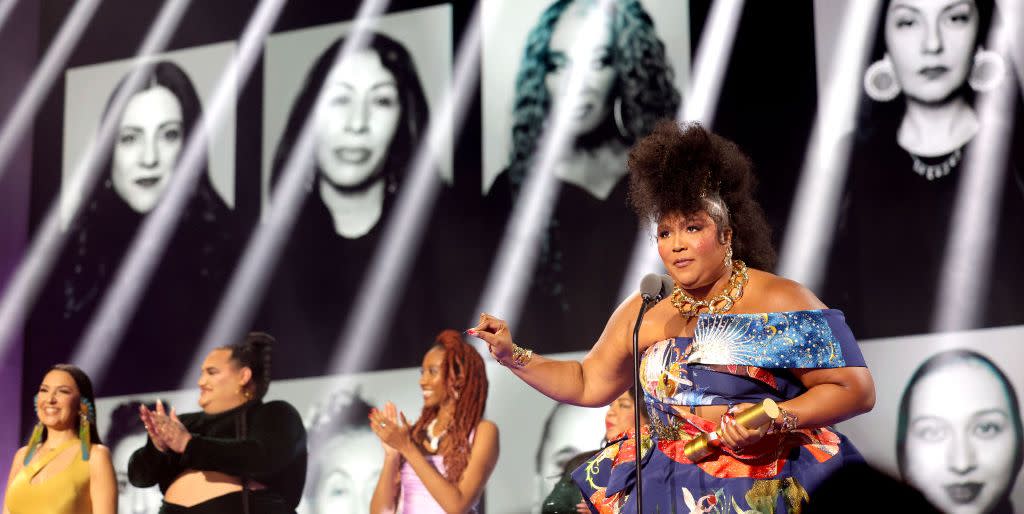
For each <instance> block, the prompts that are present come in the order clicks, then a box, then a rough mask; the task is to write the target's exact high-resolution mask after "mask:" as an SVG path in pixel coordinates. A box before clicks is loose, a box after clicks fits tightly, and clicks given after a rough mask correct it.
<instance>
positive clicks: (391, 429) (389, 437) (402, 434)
mask: <svg viewBox="0 0 1024 514" xmlns="http://www.w3.org/2000/svg"><path fill="white" fill-rule="evenodd" d="M370 429H371V430H373V433H374V434H377V437H378V438H380V442H381V444H382V445H383V446H384V454H385V455H387V456H393V455H395V454H399V453H401V452H402V451H403V450H408V449H409V448H410V447H413V443H412V436H411V435H410V434H411V433H412V427H411V426H409V422H408V421H407V420H406V419H405V414H402V413H400V412H398V409H397V408H395V404H393V403H391V402H387V403H385V404H384V409H383V410H381V409H373V410H372V411H370Z"/></svg>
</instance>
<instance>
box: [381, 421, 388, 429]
mask: <svg viewBox="0 0 1024 514" xmlns="http://www.w3.org/2000/svg"><path fill="white" fill-rule="evenodd" d="M380 426H381V428H384V427H386V426H388V424H387V423H385V422H383V421H381V422H380Z"/></svg>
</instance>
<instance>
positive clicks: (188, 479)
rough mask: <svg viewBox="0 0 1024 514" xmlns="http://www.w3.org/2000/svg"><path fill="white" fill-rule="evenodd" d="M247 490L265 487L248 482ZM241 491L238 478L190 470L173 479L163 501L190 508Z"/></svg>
mask: <svg viewBox="0 0 1024 514" xmlns="http://www.w3.org/2000/svg"><path fill="white" fill-rule="evenodd" d="M249 489H250V490H253V491H259V490H262V489H266V486H265V485H263V484H261V483H259V482H255V481H251V480H250V481H249ZM241 491H242V479H241V478H239V477H236V476H234V475H228V474H226V473H221V472H218V471H199V470H194V469H190V470H186V471H185V472H184V473H182V474H180V475H178V478H176V479H174V482H172V483H171V485H170V487H168V488H167V492H165V493H164V500H165V501H166V502H167V503H171V504H175V505H179V506H183V507H191V506H195V505H198V504H200V503H202V502H204V501H208V500H211V499H214V498H217V497H219V496H223V495H225V494H231V493H236V492H241Z"/></svg>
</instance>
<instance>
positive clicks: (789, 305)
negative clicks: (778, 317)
mask: <svg viewBox="0 0 1024 514" xmlns="http://www.w3.org/2000/svg"><path fill="white" fill-rule="evenodd" d="M748 273H749V275H750V282H749V283H748V285H747V291H746V292H745V293H744V295H745V296H747V297H748V298H749V299H750V300H751V302H750V303H749V304H748V305H747V310H750V311H753V312H786V311H805V310H814V309H824V308H826V306H825V304H824V303H822V301H821V300H819V299H818V297H817V296H815V294H814V293H813V292H811V290H810V289H808V288H806V287H804V286H803V284H800V283H799V282H796V281H795V280H790V279H788V278H785V277H780V276H778V275H775V274H773V273H769V272H767V271H761V270H756V269H750V270H749V271H748Z"/></svg>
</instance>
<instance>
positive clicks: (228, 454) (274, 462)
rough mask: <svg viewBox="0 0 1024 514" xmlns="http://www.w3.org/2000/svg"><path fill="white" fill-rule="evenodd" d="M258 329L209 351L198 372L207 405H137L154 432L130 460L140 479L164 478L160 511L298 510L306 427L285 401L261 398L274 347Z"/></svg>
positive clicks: (142, 483) (133, 477) (265, 513)
mask: <svg viewBox="0 0 1024 514" xmlns="http://www.w3.org/2000/svg"><path fill="white" fill-rule="evenodd" d="M273 342H274V338H273V337H271V336H269V335H267V334H264V333H260V332H253V333H250V334H249V335H248V336H246V338H245V340H244V341H242V342H241V343H237V344H234V345H230V346H226V347H222V348H218V349H215V350H213V351H212V352H210V355H209V356H208V357H207V358H206V361H205V362H204V363H203V370H202V375H201V377H200V378H199V390H200V394H199V406H200V407H201V408H202V409H203V411H202V412H198V413H193V414H185V415H183V416H181V418H180V419H179V418H178V416H177V415H176V414H175V412H174V410H173V409H172V410H171V411H170V412H169V413H167V412H165V411H164V409H163V405H162V404H160V403H158V404H157V408H156V410H153V411H151V410H149V409H146V408H145V406H143V407H141V408H140V409H139V413H140V417H141V418H142V422H143V423H144V424H145V426H146V431H147V432H148V433H149V440H148V441H147V442H146V446H144V447H143V448H140V449H139V450H137V451H136V452H135V453H134V454H133V455H132V458H131V461H130V462H129V464H128V479H129V480H130V481H131V483H132V485H134V486H136V487H149V486H152V485H154V484H159V485H160V491H161V492H163V493H164V502H163V506H162V507H161V508H160V512H161V513H165V514H174V513H185V512H188V513H195V514H203V513H219V514H232V513H250V512H251V513H256V512H258V513H260V514H280V513H294V512H295V507H296V506H297V505H298V503H299V498H300V496H301V495H302V488H303V485H304V482H305V477H306V430H305V428H304V427H303V425H302V419H301V418H300V416H299V413H298V412H297V411H296V410H295V408H294V407H292V406H291V405H290V404H288V403H286V402H283V401H272V402H268V403H263V400H262V398H263V395H264V394H265V393H266V392H267V387H268V386H269V385H270V347H271V345H272V344H273Z"/></svg>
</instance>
